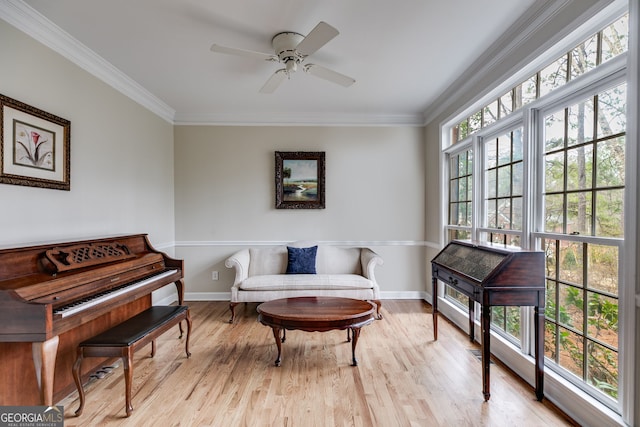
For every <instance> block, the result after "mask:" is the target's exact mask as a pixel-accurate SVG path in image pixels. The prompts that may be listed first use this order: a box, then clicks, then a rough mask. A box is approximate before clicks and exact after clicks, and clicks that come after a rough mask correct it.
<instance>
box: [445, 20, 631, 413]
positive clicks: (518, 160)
mask: <svg viewBox="0 0 640 427" xmlns="http://www.w3.org/2000/svg"><path fill="white" fill-rule="evenodd" d="M628 32H629V30H628V15H624V16H622V17H620V18H618V19H616V20H614V21H613V22H611V23H610V24H607V25H605V26H603V28H602V30H600V31H598V32H595V33H593V34H590V35H588V36H586V37H584V39H583V40H582V41H581V42H580V43H578V44H577V45H575V46H572V47H571V48H570V49H568V50H566V51H565V53H564V54H562V55H560V56H557V57H555V58H549V61H548V62H546V64H545V65H544V66H543V67H541V68H539V69H537V71H535V72H533V73H531V74H529V76H530V77H528V78H526V79H524V80H522V79H520V78H518V79H517V80H516V79H515V78H514V81H515V82H514V83H515V84H514V86H512V89H510V90H509V91H507V92H503V93H502V95H500V96H497V97H495V98H492V99H489V101H488V102H485V103H483V104H482V107H480V108H473V109H471V111H470V112H467V113H466V114H464V116H463V117H462V118H460V117H459V118H457V119H455V120H453V124H452V125H451V127H450V128H449V129H448V132H450V133H449V135H450V136H451V137H452V138H451V139H450V141H451V147H448V148H447V149H445V155H446V159H447V164H446V168H447V171H448V174H449V177H450V183H449V189H448V191H449V195H448V196H449V198H448V205H449V218H448V221H447V225H446V226H445V228H446V233H447V234H446V237H447V238H448V239H460V238H469V239H476V240H482V241H487V242H494V243H502V244H507V245H514V246H520V247H525V248H536V249H538V250H542V251H544V253H545V257H546V264H545V265H546V286H547V296H546V298H547V299H546V308H545V366H546V368H548V371H553V372H555V373H557V374H558V375H560V376H561V377H562V378H564V379H565V380H566V381H569V382H570V383H572V384H573V385H575V386H576V387H577V388H578V389H580V390H582V391H583V392H584V393H586V394H588V395H590V396H592V397H594V398H596V399H597V400H599V401H600V402H602V403H603V404H605V405H607V406H608V407H609V408H611V409H613V410H615V411H618V412H620V411H621V409H620V402H618V398H619V390H620V387H621V382H623V381H625V380H626V379H625V378H626V377H625V376H624V374H623V373H622V372H620V369H621V365H620V364H619V352H620V348H621V343H620V340H621V339H622V335H620V336H619V331H618V324H619V315H620V312H619V309H618V307H619V299H620V295H621V294H622V293H623V292H622V291H623V290H624V289H621V286H622V281H621V277H623V272H624V265H623V263H622V258H623V257H622V255H621V249H622V247H623V245H624V242H625V230H624V217H625V207H627V205H628V202H627V203H625V150H626V144H627V139H626V91H627V86H626V83H625V81H624V75H623V74H624V70H625V67H626V64H625V61H618V62H617V63H616V65H615V69H614V70H613V71H611V68H612V67H609V68H608V69H607V70H606V71H602V70H603V68H605V69H606V68H607V67H600V66H601V65H602V64H604V63H606V62H609V61H611V60H612V59H613V58H616V57H619V56H620V55H621V54H623V53H624V52H626V50H627V48H628ZM587 75H591V76H595V77H593V78H589V77H586V76H587ZM582 76H585V78H582ZM552 94H555V95H554V96H550V95H552ZM489 125H491V126H490V127H487V126H489ZM493 129H495V130H493ZM443 138H444V137H443ZM444 139H446V140H449V138H444ZM472 153H478V155H477V158H476V162H475V163H476V164H474V165H473V167H471V166H472V162H471V154H472ZM465 161H466V163H465ZM463 164H464V167H462V166H461V165H463ZM472 182H476V187H481V188H475V189H474V191H473V192H472V191H471V189H472V187H471V183H472ZM473 194H475V195H476V198H475V199H474V197H473ZM627 208H628V207H627ZM472 213H473V215H472ZM629 285H630V286H633V285H634V284H633V283H631V284H629ZM445 289H446V290H445V298H446V300H448V301H450V302H451V301H454V300H455V304H456V305H457V306H459V307H460V308H462V309H466V306H467V304H468V302H467V300H466V297H461V296H460V295H456V293H454V292H453V291H451V290H450V289H448V287H446V286H445ZM478 311H479V310H476V312H478ZM531 312H532V310H530V309H528V308H520V307H492V310H491V316H492V317H491V322H492V325H491V326H492V331H494V333H496V334H497V335H498V336H499V338H500V339H504V340H506V341H508V342H509V343H511V344H515V347H517V348H520V349H521V351H522V352H525V353H526V352H529V351H532V346H530V345H529V344H530V343H531V341H532V339H533V337H532V334H533V328H529V327H528V326H527V325H528V324H529V323H528V322H527V320H528V319H530V317H528V316H531ZM627 345H633V344H632V343H630V344H627ZM509 348H510V350H507V351H512V352H513V351H514V350H513V347H509ZM514 360H515V358H514Z"/></svg>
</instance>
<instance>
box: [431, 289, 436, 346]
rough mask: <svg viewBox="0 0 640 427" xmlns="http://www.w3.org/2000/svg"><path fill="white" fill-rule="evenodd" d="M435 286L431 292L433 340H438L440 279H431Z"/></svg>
mask: <svg viewBox="0 0 640 427" xmlns="http://www.w3.org/2000/svg"><path fill="white" fill-rule="evenodd" d="M431 283H432V285H433V287H432V291H431V299H432V303H431V311H432V313H433V340H434V341H437V340H438V279H436V278H435V277H434V278H432V279H431Z"/></svg>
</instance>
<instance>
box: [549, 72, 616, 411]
mask: <svg viewBox="0 0 640 427" xmlns="http://www.w3.org/2000/svg"><path fill="white" fill-rule="evenodd" d="M625 95H626V84H622V85H619V86H616V87H614V88H612V89H609V90H606V91H603V92H600V93H598V94H596V95H595V96H593V97H589V98H587V99H584V100H583V101H580V102H578V103H575V104H572V105H569V106H566V107H564V108H562V109H559V110H557V111H555V112H552V113H549V114H546V115H545V117H544V119H543V122H544V136H543V138H542V142H543V145H544V168H543V174H544V209H543V210H542V212H543V220H544V223H543V226H544V233H541V235H540V237H541V247H542V248H544V251H545V254H546V260H547V261H546V267H547V272H546V275H547V303H546V311H545V317H546V331H545V356H546V357H547V358H548V360H549V361H551V362H552V364H553V365H555V367H556V368H560V369H559V372H561V373H563V374H564V375H565V376H566V377H567V378H568V379H569V380H571V381H576V380H577V381H578V382H581V383H584V384H587V385H588V386H589V388H590V389H593V390H596V391H597V392H599V393H603V394H605V395H607V396H608V397H611V398H613V399H615V398H617V396H618V375H619V372H618V348H619V344H618V298H619V294H620V292H619V291H620V289H619V287H618V283H619V279H618V277H619V275H620V272H619V271H618V270H619V251H620V247H621V245H622V242H623V238H624V227H623V212H624V182H625V169H624V165H625V122H626V119H625V109H626V96H625ZM555 235H557V236H555ZM566 236H570V237H571V238H570V239H569V238H567V237H566Z"/></svg>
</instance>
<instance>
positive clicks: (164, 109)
mask: <svg viewBox="0 0 640 427" xmlns="http://www.w3.org/2000/svg"><path fill="white" fill-rule="evenodd" d="M0 19H2V20H4V21H6V22H8V23H9V24H11V25H13V26H14V27H16V28H17V29H18V30H20V31H22V32H23V33H25V34H27V35H29V36H30V37H32V38H34V39H35V40H37V41H38V42H40V43H42V44H43V45H45V46H47V47H48V48H50V49H51V50H53V51H55V52H57V53H59V54H60V55H62V56H63V57H65V58H67V59H68V60H70V61H71V62H73V63H74V64H76V65H77V66H79V67H80V68H82V69H84V70H85V71H87V72H89V73H90V74H92V75H94V76H95V77H97V78H98V79H100V80H102V81H103V82H105V83H107V84H108V85H109V86H111V87H113V88H114V89H116V90H117V91H119V92H121V93H122V94H123V95H125V96H127V97H129V98H131V99H132V100H133V101H135V102H137V103H138V104H140V105H142V106H143V107H145V108H146V109H148V110H149V111H151V112H153V113H154V114H156V115H158V116H159V117H161V118H163V119H164V120H166V121H167V122H169V123H173V119H174V116H175V110H173V109H172V108H171V107H169V106H168V105H167V104H165V103H164V102H163V101H161V100H160V99H159V98H157V97H156V96H154V95H153V94H152V93H151V92H149V91H148V90H146V89H145V88H143V87H142V86H141V85H139V84H138V83H136V82H135V81H134V80H133V79H131V78H130V77H128V76H127V75H126V74H124V73H123V72H122V71H120V70H119V69H117V68H116V67H114V66H113V65H112V64H111V63H109V62H107V61H106V60H105V59H104V58H102V57H101V56H99V55H97V54H96V53H95V52H94V51H92V50H91V49H89V48H88V47H87V46H85V45H83V44H82V43H80V42H79V41H78V40H76V39H75V38H73V37H72V36H71V35H70V34H69V33H67V32H65V31H64V30H62V29H61V28H60V27H58V26H57V25H55V24H54V23H53V22H51V21H50V20H48V19H47V18H46V17H44V16H43V15H42V14H40V13H39V12H37V11H36V10H35V9H33V8H32V7H31V6H29V5H28V4H26V3H24V2H23V1H21V0H2V1H0Z"/></svg>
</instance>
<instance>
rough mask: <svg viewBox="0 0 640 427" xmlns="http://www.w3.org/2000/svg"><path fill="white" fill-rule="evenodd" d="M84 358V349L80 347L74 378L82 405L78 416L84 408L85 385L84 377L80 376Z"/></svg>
mask: <svg viewBox="0 0 640 427" xmlns="http://www.w3.org/2000/svg"><path fill="white" fill-rule="evenodd" d="M82 358H83V354H82V349H81V348H78V357H77V358H76V362H75V363H74V364H73V380H74V381H75V383H76V388H77V389H78V397H79V398H80V406H79V407H78V409H77V410H76V416H80V415H82V410H83V409H84V387H83V386H82V379H81V378H80V368H81V366H82Z"/></svg>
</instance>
